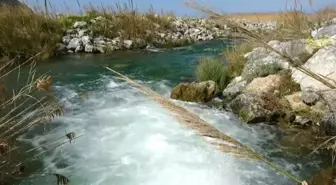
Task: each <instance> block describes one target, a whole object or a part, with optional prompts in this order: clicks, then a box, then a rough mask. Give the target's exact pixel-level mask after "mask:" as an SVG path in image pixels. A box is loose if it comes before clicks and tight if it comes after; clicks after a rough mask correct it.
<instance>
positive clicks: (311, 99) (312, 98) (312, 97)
mask: <svg viewBox="0 0 336 185" xmlns="http://www.w3.org/2000/svg"><path fill="white" fill-rule="evenodd" d="M301 98H302V101H303V102H304V103H305V104H307V105H309V106H311V105H314V104H315V103H316V102H317V101H318V100H319V99H320V96H319V95H318V94H317V93H316V92H314V91H312V90H309V89H307V90H304V91H302V93H301Z"/></svg>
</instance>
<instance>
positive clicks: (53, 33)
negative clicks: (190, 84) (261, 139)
mask: <svg viewBox="0 0 336 185" xmlns="http://www.w3.org/2000/svg"><path fill="white" fill-rule="evenodd" d="M0 12H1V13H0V23H1V24H2V25H3V26H2V27H1V28H0V34H1V35H0V37H1V38H2V39H1V41H0V57H1V59H2V61H6V60H7V61H8V60H10V59H13V58H15V59H17V60H18V61H24V60H26V59H28V58H30V57H33V56H35V55H37V54H38V53H40V52H42V53H43V54H40V55H39V57H38V59H39V60H46V59H50V58H51V57H53V56H55V55H58V54H69V53H81V52H85V53H109V52H113V51H116V50H138V49H155V48H172V47H179V46H185V45H188V44H192V43H195V42H200V41H209V40H214V39H221V38H228V37H232V36H234V37H235V35H232V34H231V33H233V31H232V30H231V29H230V28H229V27H227V26H225V25H221V24H217V23H215V22H214V21H211V20H209V19H201V18H187V17H183V18H181V17H176V16H174V15H172V14H156V13H155V12H154V11H148V12H146V13H140V12H137V11H136V10H134V9H132V8H129V6H127V5H120V7H118V8H117V9H109V8H102V9H90V10H87V11H86V12H85V13H83V14H81V15H56V14H52V13H49V14H45V13H44V12H43V11H41V9H40V10H31V9H29V8H27V7H26V6H5V5H4V6H1V7H0ZM246 25H247V26H248V27H249V29H250V30H264V31H266V32H267V31H271V30H274V29H275V28H276V23H275V22H262V23H261V22H258V23H257V22H250V21H249V22H246ZM17 43H20V44H17ZM2 63H4V62H2Z"/></svg>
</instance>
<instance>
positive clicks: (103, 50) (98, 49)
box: [96, 45, 106, 53]
mask: <svg viewBox="0 0 336 185" xmlns="http://www.w3.org/2000/svg"><path fill="white" fill-rule="evenodd" d="M96 50H97V51H99V52H100V53H105V50H106V46H105V45H97V46H96Z"/></svg>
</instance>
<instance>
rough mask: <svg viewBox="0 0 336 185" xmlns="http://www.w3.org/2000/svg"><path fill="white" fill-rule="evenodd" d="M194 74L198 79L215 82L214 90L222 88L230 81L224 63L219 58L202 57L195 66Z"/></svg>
mask: <svg viewBox="0 0 336 185" xmlns="http://www.w3.org/2000/svg"><path fill="white" fill-rule="evenodd" d="M196 75H197V78H198V80H199V81H207V80H212V81H214V82H216V86H217V87H216V90H217V91H221V90H223V89H224V88H225V87H226V86H227V84H228V83H229V81H230V75H229V73H228V69H227V67H226V66H225V63H224V62H223V61H222V60H220V59H219V58H202V59H201V60H200V61H199V64H198V66H197V70H196Z"/></svg>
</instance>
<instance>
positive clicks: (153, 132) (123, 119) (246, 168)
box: [21, 77, 300, 185]
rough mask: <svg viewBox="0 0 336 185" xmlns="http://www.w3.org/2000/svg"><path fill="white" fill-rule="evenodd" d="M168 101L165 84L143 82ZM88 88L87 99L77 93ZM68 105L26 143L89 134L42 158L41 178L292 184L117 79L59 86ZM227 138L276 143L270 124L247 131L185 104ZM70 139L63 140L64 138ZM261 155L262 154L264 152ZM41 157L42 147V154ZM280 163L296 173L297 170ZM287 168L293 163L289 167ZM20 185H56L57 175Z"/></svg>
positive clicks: (164, 184) (159, 184) (152, 184)
mask: <svg viewBox="0 0 336 185" xmlns="http://www.w3.org/2000/svg"><path fill="white" fill-rule="evenodd" d="M145 84H146V85H149V84H151V85H152V87H153V86H154V87H155V88H156V90H159V92H160V93H161V94H163V95H164V96H168V95H169V92H170V90H171V89H170V87H168V86H167V85H165V82H164V81H163V82H146V83H145ZM81 88H82V89H89V93H88V98H80V97H78V96H77V95H78V94H77V93H76V90H78V89H81ZM55 89H56V91H58V92H61V93H62V98H63V100H66V101H65V102H66V105H65V106H66V111H65V112H66V113H65V115H64V116H62V117H60V118H57V119H56V120H55V121H54V122H53V123H52V124H55V125H58V126H57V127H55V129H54V130H52V131H50V132H49V133H48V134H47V135H46V136H36V137H34V138H29V139H28V138H26V137H25V136H23V137H22V138H21V140H22V141H27V142H29V143H33V145H34V146H36V147H38V146H41V145H42V144H43V143H44V142H45V141H51V140H54V139H56V138H59V137H60V136H62V135H64V133H65V132H71V131H74V132H76V135H77V136H78V135H81V134H84V136H83V137H81V138H78V139H76V140H75V141H73V142H72V143H71V144H69V143H68V144H65V145H63V146H62V147H59V148H56V149H55V150H52V152H50V153H47V154H46V155H44V156H43V163H44V164H43V170H42V171H41V173H54V172H57V173H60V174H63V175H65V176H66V177H68V178H69V179H70V181H71V185H114V184H115V185H182V184H183V185H271V184H277V185H281V184H287V185H289V184H294V183H293V182H291V181H289V180H288V179H287V178H286V177H285V176H283V175H282V174H277V173H276V172H275V171H274V170H272V169H271V168H269V167H268V166H266V165H265V164H262V163H260V162H247V161H244V160H243V159H239V158H235V157H232V156H230V155H228V154H225V153H222V152H220V151H218V150H216V149H215V148H214V146H212V145H210V144H209V143H207V142H206V141H205V140H204V138H202V137H200V136H198V135H197V134H195V133H194V131H193V130H190V129H188V128H185V127H184V126H183V125H181V124H179V123H178V121H177V120H175V119H174V118H173V117H171V116H169V114H168V112H167V110H165V109H164V108H162V107H161V106H160V105H158V104H156V103H155V102H152V101H150V100H148V99H147V98H146V97H144V96H142V95H141V94H140V93H138V92H136V90H134V89H132V88H130V87H129V86H128V85H127V84H125V83H121V82H119V81H117V80H115V79H113V78H112V77H102V78H100V80H95V81H92V82H90V83H86V84H81V85H79V86H77V85H76V86H75V85H65V86H62V85H60V86H56V87H55ZM178 103H180V104H181V102H178ZM183 104H184V106H186V107H187V108H188V109H189V110H191V111H193V112H195V113H196V114H197V115H199V116H200V117H201V118H203V119H205V120H206V121H208V122H209V123H211V124H214V125H215V126H216V127H217V128H219V129H220V130H222V131H223V132H225V133H227V134H229V135H231V136H233V137H235V138H238V139H240V140H242V141H246V142H247V143H248V144H249V145H250V146H252V147H254V148H256V147H259V146H261V144H260V143H267V142H269V141H271V140H272V139H273V137H274V135H272V134H271V132H270V131H269V128H268V126H265V125H261V126H257V127H253V128H250V127H248V126H246V125H245V124H242V123H240V122H239V121H237V120H236V119H235V118H232V116H230V114H229V113H225V112H221V111H218V110H215V109H211V108H207V107H204V106H201V105H198V104H193V103H183ZM64 140H66V139H64ZM261 149H262V148H261ZM39 151H40V152H41V151H43V147H41V148H40V149H39ZM276 162H277V163H280V164H282V165H283V166H286V168H287V170H289V171H291V172H292V173H294V170H295V169H296V170H298V169H297V168H299V167H298V166H300V165H299V164H295V165H294V164H292V165H289V163H287V162H286V161H284V160H282V159H280V158H279V159H277V161H276ZM287 164H288V165H287ZM23 184H56V178H55V177H46V178H37V179H32V180H27V181H26V182H25V183H23Z"/></svg>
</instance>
